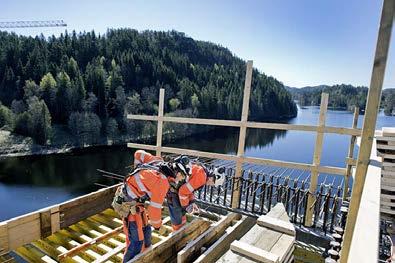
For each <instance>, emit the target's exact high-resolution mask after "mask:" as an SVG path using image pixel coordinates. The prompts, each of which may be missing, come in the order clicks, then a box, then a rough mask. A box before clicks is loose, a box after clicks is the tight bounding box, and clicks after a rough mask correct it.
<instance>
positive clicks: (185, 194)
mask: <svg viewBox="0 0 395 263" xmlns="http://www.w3.org/2000/svg"><path fill="white" fill-rule="evenodd" d="M181 158H183V157H181ZM184 161H186V159H185V160H184ZM187 167H188V166H187ZM190 167H191V169H190V170H189V171H188V174H189V176H188V177H187V178H186V180H184V181H183V180H182V179H180V178H179V177H178V176H177V177H176V178H177V179H176V181H177V184H176V185H175V186H174V185H173V184H170V191H169V192H168V194H167V195H166V199H167V204H168V207H169V212H170V219H171V223H172V227H173V230H174V231H176V230H178V229H180V228H181V227H182V226H184V225H185V223H186V213H190V214H195V213H199V211H200V209H199V207H198V206H197V204H195V202H194V200H195V196H194V191H196V190H198V189H199V188H201V187H203V186H204V185H211V186H219V185H222V184H223V183H224V182H225V169H224V168H219V169H218V168H214V169H208V168H206V167H205V166H204V165H203V164H193V165H190Z"/></svg>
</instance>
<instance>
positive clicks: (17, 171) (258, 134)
mask: <svg viewBox="0 0 395 263" xmlns="http://www.w3.org/2000/svg"><path fill="white" fill-rule="evenodd" d="M318 115H319V108H318V107H307V108H304V109H299V112H298V116H297V117H296V118H294V119H291V120H290V121H289V123H292V124H317V122H318ZM352 118H353V114H352V113H350V112H346V111H334V110H329V111H328V114H327V122H326V123H327V125H330V126H339V127H340V126H341V127H351V124H352ZM362 121H363V116H360V117H359V122H358V123H359V124H358V127H361V126H362ZM390 126H395V117H389V116H384V114H383V113H380V114H379V117H378V121H377V129H381V128H382V127H390ZM237 140H238V129H235V128H221V129H218V130H215V131H212V132H209V133H207V134H203V135H199V136H192V137H188V138H184V139H180V140H177V141H174V142H168V143H164V145H165V146H173V147H181V148H188V149H195V150H201V151H210V152H218V153H233V154H234V153H235V152H236V150H237ZM349 141H350V136H345V135H336V134H326V135H325V136H324V146H323V153H322V159H321V164H322V165H331V166H340V167H345V157H346V154H347V151H348V144H349ZM314 145H315V133H314V132H302V131H277V130H258V129H248V130H247V141H246V155H247V156H252V157H262V158H270V159H278V160H284V161H293V162H304V163H311V162H312V159H313V152H314ZM133 153H134V150H132V149H128V148H127V147H126V145H125V146H108V147H94V148H90V149H86V150H76V151H73V152H71V153H66V154H55V155H47V156H27V157H12V158H8V159H5V160H0V221H2V220H6V219H9V218H12V217H15V216H18V215H21V214H25V213H28V212H31V211H34V210H37V209H39V208H43V207H46V206H49V205H52V204H56V203H59V202H63V201H66V200H68V199H70V198H73V197H76V196H79V195H82V194H85V193H89V192H91V191H94V190H96V189H98V188H99V187H100V186H99V185H97V184H104V185H110V184H112V183H114V182H113V181H112V180H111V179H106V178H104V177H102V176H101V175H100V174H99V173H98V172H97V171H96V169H103V170H108V171H112V172H116V173H121V174H124V173H126V172H127V171H128V168H127V166H129V165H130V164H131V163H132V159H133ZM335 179H336V180H337V183H340V182H339V181H338V180H340V179H341V178H340V177H337V178H335Z"/></svg>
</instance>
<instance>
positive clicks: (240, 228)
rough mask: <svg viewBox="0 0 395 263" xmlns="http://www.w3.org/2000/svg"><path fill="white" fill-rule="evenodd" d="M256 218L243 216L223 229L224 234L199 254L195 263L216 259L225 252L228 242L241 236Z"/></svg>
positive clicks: (209, 261) (204, 262)
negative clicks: (232, 224)
mask: <svg viewBox="0 0 395 263" xmlns="http://www.w3.org/2000/svg"><path fill="white" fill-rule="evenodd" d="M255 222H256V220H255V219H254V218H252V217H243V218H242V219H241V220H240V221H238V222H237V223H236V224H235V225H234V226H232V227H229V228H227V229H226V230H225V234H224V235H223V236H222V237H220V238H219V239H218V240H217V241H216V242H215V243H214V244H213V245H211V246H210V247H209V248H208V249H207V250H206V251H205V252H204V253H203V254H202V255H200V256H199V257H198V258H197V259H196V260H195V261H194V262H195V263H211V262H214V261H216V260H217V259H218V258H219V257H220V256H221V255H222V254H223V253H225V252H226V251H227V250H228V249H229V247H230V244H231V243H232V242H233V241H234V240H235V239H238V238H240V237H241V236H243V235H244V234H245V233H246V232H247V231H248V230H249V229H250V228H251V227H252V226H253V225H254V224H255Z"/></svg>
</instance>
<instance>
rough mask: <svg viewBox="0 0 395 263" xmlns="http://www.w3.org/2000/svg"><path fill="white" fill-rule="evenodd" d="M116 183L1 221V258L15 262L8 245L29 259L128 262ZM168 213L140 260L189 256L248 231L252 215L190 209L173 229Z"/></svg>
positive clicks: (15, 253)
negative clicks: (114, 202)
mask: <svg viewBox="0 0 395 263" xmlns="http://www.w3.org/2000/svg"><path fill="white" fill-rule="evenodd" d="M116 187H117V186H113V187H109V188H104V189H101V190H99V191H96V192H93V193H91V194H88V195H85V196H82V197H79V198H76V199H73V200H70V201H68V202H65V203H62V204H59V205H55V206H52V207H48V208H45V209H42V210H40V211H37V212H34V213H30V214H27V215H24V216H20V217H17V218H14V219H11V220H7V221H4V222H2V223H0V252H1V253H0V262H14V259H13V258H12V256H10V254H9V253H7V252H8V251H12V252H13V253H14V255H15V256H17V257H20V258H22V259H23V260H25V261H27V262H84V263H85V262H95V263H99V262H122V257H123V251H124V249H125V238H126V237H125V234H124V233H123V228H122V220H121V219H120V218H118V216H117V215H116V213H115V212H114V211H113V210H112V209H110V208H109V207H110V203H111V200H112V198H113V195H114V192H115V189H116ZM163 217H164V218H163V224H164V225H163V228H161V231H160V232H158V231H153V234H152V243H153V246H152V247H151V248H149V249H147V250H146V251H145V252H144V253H142V254H140V255H138V256H137V257H136V258H135V259H134V261H138V262H175V261H178V262H189V261H190V260H191V259H192V258H196V257H197V256H198V255H200V249H201V248H203V247H205V246H208V245H210V244H212V243H214V242H215V241H216V240H217V239H219V238H220V237H222V236H223V235H226V234H227V232H226V231H227V230H228V228H230V227H233V228H234V229H235V230H237V235H236V236H237V237H238V236H240V235H242V234H243V233H245V231H247V230H248V229H249V227H251V220H252V219H247V218H246V217H242V216H241V215H239V214H236V213H230V214H227V215H219V214H216V213H212V212H206V211H204V210H202V212H201V213H200V214H199V215H198V216H190V215H188V216H187V220H188V223H187V224H186V225H185V226H184V227H183V228H181V229H180V230H178V231H176V232H172V228H171V225H170V224H171V223H170V218H169V216H168V209H167V207H164V209H163Z"/></svg>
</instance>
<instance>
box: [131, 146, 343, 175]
mask: <svg viewBox="0 0 395 263" xmlns="http://www.w3.org/2000/svg"><path fill="white" fill-rule="evenodd" d="M128 147H130V148H138V149H145V150H152V151H155V150H156V149H157V147H156V146H152V145H145V144H138V143H128ZM160 150H161V152H167V153H175V154H185V155H191V156H198V157H206V158H213V159H220V160H229V161H237V160H239V159H241V160H242V162H243V163H253V164H259V165H268V166H276V167H284V168H292V169H300V170H307V171H312V170H315V169H316V170H317V171H318V172H320V173H328V174H333V175H345V174H346V169H345V168H341V167H333V166H318V167H314V166H313V165H312V164H306V163H295V162H286V161H279V160H272V159H263V158H254V157H237V156H235V155H230V154H220V153H211V152H202V151H196V150H188V149H180V148H172V147H160Z"/></svg>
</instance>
